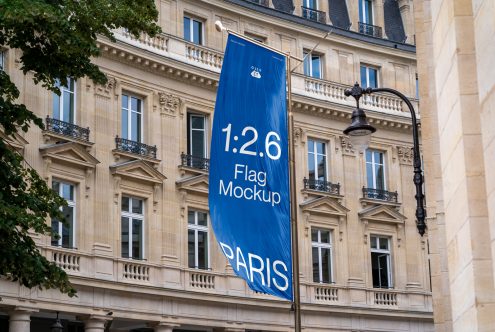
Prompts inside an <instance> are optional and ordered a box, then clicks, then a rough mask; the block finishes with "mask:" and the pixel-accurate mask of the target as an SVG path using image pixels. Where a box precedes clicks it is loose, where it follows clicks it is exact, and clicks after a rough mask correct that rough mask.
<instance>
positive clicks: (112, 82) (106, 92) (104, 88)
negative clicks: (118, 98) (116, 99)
mask: <svg viewBox="0 0 495 332" xmlns="http://www.w3.org/2000/svg"><path fill="white" fill-rule="evenodd" d="M106 77H107V83H105V84H104V85H99V84H97V85H95V94H96V95H99V96H102V97H107V98H110V97H111V96H112V94H113V93H114V91H115V87H116V86H117V79H116V78H115V77H113V76H110V75H106Z"/></svg>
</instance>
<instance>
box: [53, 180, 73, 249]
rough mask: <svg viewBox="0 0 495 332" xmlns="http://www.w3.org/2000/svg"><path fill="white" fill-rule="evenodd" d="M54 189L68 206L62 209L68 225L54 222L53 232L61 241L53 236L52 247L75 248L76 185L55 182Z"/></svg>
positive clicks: (57, 221)
mask: <svg viewBox="0 0 495 332" xmlns="http://www.w3.org/2000/svg"><path fill="white" fill-rule="evenodd" d="M52 189H53V190H54V191H55V192H56V193H58V194H59V195H60V197H62V198H63V199H65V200H66V201H67V204H68V205H67V206H64V207H62V208H61V210H62V214H63V216H64V219H65V222H66V224H64V223H63V222H62V221H59V220H52V231H53V233H54V234H58V235H59V237H60V238H59V239H56V238H55V236H52V246H59V247H64V248H74V247H75V241H74V228H75V223H76V216H75V209H76V199H75V193H74V185H72V184H69V183H65V182H61V181H58V180H53V181H52Z"/></svg>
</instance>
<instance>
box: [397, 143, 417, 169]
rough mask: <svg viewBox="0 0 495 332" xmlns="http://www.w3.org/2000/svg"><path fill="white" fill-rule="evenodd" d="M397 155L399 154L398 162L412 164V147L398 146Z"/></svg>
mask: <svg viewBox="0 0 495 332" xmlns="http://www.w3.org/2000/svg"><path fill="white" fill-rule="evenodd" d="M397 155H398V156H399V162H400V163H401V164H405V165H412V164H413V160H414V152H413V148H412V147H408V146H398V147H397Z"/></svg>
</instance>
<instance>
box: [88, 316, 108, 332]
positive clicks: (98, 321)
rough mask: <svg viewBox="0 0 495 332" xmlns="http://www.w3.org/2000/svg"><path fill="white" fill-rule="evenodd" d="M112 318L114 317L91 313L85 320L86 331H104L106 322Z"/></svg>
mask: <svg viewBox="0 0 495 332" xmlns="http://www.w3.org/2000/svg"><path fill="white" fill-rule="evenodd" d="M110 320H112V317H108V316H94V315H91V316H89V318H88V319H86V320H84V332H104V331H105V324H106V323H107V322H108V321H110Z"/></svg>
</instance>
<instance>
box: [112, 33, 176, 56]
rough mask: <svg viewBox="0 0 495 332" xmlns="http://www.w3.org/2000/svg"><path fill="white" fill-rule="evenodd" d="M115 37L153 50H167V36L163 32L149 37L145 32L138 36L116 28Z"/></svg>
mask: <svg viewBox="0 0 495 332" xmlns="http://www.w3.org/2000/svg"><path fill="white" fill-rule="evenodd" d="M114 33H115V38H117V39H118V40H120V41H124V42H130V44H133V45H136V46H139V47H144V48H150V49H151V50H153V51H159V52H167V48H168V39H169V37H168V36H167V35H165V34H158V35H156V36H154V37H150V36H148V35H147V34H145V33H142V34H141V35H140V36H139V38H136V37H135V36H134V35H132V34H131V33H129V31H127V30H126V29H118V30H115V31H114Z"/></svg>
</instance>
